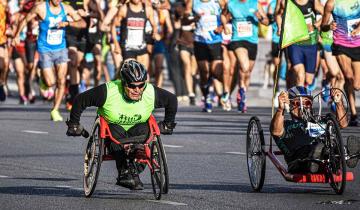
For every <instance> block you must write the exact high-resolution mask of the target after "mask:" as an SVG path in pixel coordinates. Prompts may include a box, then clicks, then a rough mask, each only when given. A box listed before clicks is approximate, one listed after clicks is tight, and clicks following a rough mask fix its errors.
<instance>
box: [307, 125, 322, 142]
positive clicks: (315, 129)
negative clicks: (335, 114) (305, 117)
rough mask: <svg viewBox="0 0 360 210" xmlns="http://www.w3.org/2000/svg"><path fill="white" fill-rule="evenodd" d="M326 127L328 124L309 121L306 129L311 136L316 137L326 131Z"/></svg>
mask: <svg viewBox="0 0 360 210" xmlns="http://www.w3.org/2000/svg"><path fill="white" fill-rule="evenodd" d="M325 127H326V125H324V124H321V126H320V125H319V124H316V123H311V122H308V124H307V128H306V130H307V131H308V134H309V136H310V137H314V138H316V137H319V136H321V135H323V134H324V133H325V129H324V128H325Z"/></svg>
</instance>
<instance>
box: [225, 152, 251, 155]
mask: <svg viewBox="0 0 360 210" xmlns="http://www.w3.org/2000/svg"><path fill="white" fill-rule="evenodd" d="M225 153H226V154H232V155H246V153H244V152H225Z"/></svg>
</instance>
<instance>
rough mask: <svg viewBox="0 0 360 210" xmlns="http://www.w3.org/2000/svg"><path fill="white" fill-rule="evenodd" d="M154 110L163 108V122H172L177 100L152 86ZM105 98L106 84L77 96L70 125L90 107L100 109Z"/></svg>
mask: <svg viewBox="0 0 360 210" xmlns="http://www.w3.org/2000/svg"><path fill="white" fill-rule="evenodd" d="M154 90H155V108H165V117H164V121H165V122H174V121H175V115H176V112H177V98H176V96H175V95H174V94H172V93H170V92H169V91H167V90H164V89H161V88H158V87H155V86H154ZM106 96H107V88H106V84H102V85H100V86H97V87H95V88H92V89H90V90H87V91H85V92H83V93H81V94H79V95H78V96H77V97H76V98H75V100H74V103H73V106H72V109H71V113H70V123H73V124H78V123H79V122H80V116H81V113H82V112H83V111H84V110H85V109H86V108H87V107H91V106H95V107H102V106H103V105H104V104H105V101H106Z"/></svg>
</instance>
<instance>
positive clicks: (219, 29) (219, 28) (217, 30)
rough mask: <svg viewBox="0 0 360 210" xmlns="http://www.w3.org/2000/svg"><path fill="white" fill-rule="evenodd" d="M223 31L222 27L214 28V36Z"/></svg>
mask: <svg viewBox="0 0 360 210" xmlns="http://www.w3.org/2000/svg"><path fill="white" fill-rule="evenodd" d="M223 29H224V28H223V26H222V25H220V26H219V27H217V28H215V30H214V33H215V34H221V32H222V31H223Z"/></svg>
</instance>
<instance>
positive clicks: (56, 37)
mask: <svg viewBox="0 0 360 210" xmlns="http://www.w3.org/2000/svg"><path fill="white" fill-rule="evenodd" d="M63 32H64V30H62V29H54V30H52V29H49V30H48V32H47V38H46V42H47V43H48V44H50V45H59V44H61V42H62V38H63Z"/></svg>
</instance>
